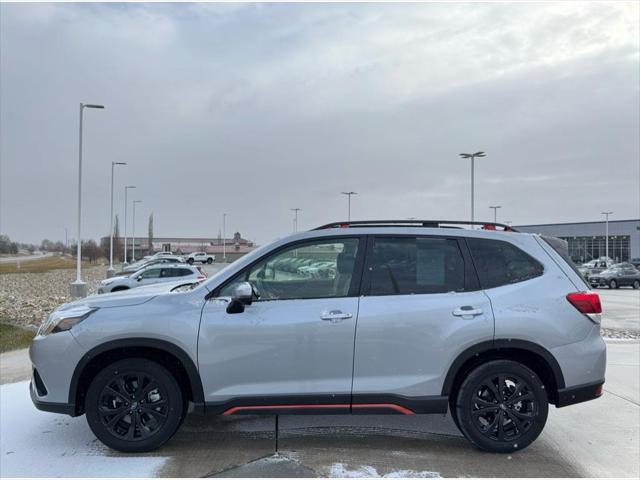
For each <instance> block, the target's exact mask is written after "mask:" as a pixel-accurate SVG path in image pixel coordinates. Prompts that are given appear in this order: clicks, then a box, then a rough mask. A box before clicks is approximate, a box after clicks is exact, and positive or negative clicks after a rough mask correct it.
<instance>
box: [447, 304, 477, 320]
mask: <svg viewBox="0 0 640 480" xmlns="http://www.w3.org/2000/svg"><path fill="white" fill-rule="evenodd" d="M451 313H452V314H453V315H454V316H456V317H477V316H478V315H482V313H483V312H482V309H481V308H473V307H472V306H470V305H465V306H464V307H458V308H456V309H455V310H454V311H453V312H451Z"/></svg>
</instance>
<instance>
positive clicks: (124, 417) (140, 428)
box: [85, 358, 184, 452]
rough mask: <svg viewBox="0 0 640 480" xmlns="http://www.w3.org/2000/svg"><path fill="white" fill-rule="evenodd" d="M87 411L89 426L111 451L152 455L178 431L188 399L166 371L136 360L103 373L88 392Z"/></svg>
mask: <svg viewBox="0 0 640 480" xmlns="http://www.w3.org/2000/svg"><path fill="white" fill-rule="evenodd" d="M85 411H86V413H87V422H88V423H89V427H90V428H91V430H92V431H93V433H94V435H95V436H96V437H98V439H99V440H100V441H101V442H102V443H104V444H105V445H106V446H108V447H111V448H113V449H114V450H119V451H121V452H147V451H149V450H154V449H156V448H158V447H160V446H161V445H162V444H164V443H165V442H166V441H167V440H169V439H170V438H171V437H172V436H173V434H174V433H175V432H176V430H177V429H178V427H179V426H180V424H181V422H182V417H183V415H184V399H183V398H182V392H181V391H180V386H179V385H178V382H177V381H176V379H175V378H174V377H173V375H171V373H169V372H168V371H167V370H166V369H165V368H164V367H163V366H161V365H159V364H158V363H156V362H154V361H152V360H147V359H144V358H132V359H125V360H120V361H118V362H115V363H113V364H111V365H109V366H108V367H106V368H105V369H103V370H102V371H101V372H100V373H98V375H97V376H96V377H95V379H94V380H93V382H91V385H90V386H89V390H88V391H87V397H86V402H85Z"/></svg>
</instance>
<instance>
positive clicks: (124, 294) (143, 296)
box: [56, 280, 193, 310]
mask: <svg viewBox="0 0 640 480" xmlns="http://www.w3.org/2000/svg"><path fill="white" fill-rule="evenodd" d="M189 283H193V280H191V281H185V280H182V281H179V282H165V283H156V284H153V285H146V286H144V287H137V288H131V289H129V290H121V291H119V292H114V293H105V294H102V295H98V294H93V295H89V296H88V297H86V298H81V299H78V300H75V301H73V302H69V303H65V304H63V305H60V306H59V307H58V308H57V309H56V310H67V309H69V308H73V307H77V306H80V305H87V306H89V307H99V308H109V307H130V306H134V305H140V304H143V303H145V302H148V301H149V300H151V299H153V298H154V297H157V296H158V295H167V294H171V290H173V289H174V288H176V287H179V286H181V285H186V284H189Z"/></svg>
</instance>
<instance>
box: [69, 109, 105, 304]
mask: <svg viewBox="0 0 640 480" xmlns="http://www.w3.org/2000/svg"><path fill="white" fill-rule="evenodd" d="M85 108H101V109H103V108H104V106H103V105H94V104H91V103H81V104H80V128H79V135H78V136H79V141H78V142H79V143H78V242H77V243H78V244H77V248H76V255H77V257H78V258H77V259H76V281H75V282H73V283H72V284H71V285H70V286H69V293H70V294H71V296H72V297H85V296H86V295H87V284H86V283H84V282H83V281H82V275H81V272H80V263H81V259H82V236H81V230H82V222H81V219H82V116H83V115H82V113H83V111H84V109H85Z"/></svg>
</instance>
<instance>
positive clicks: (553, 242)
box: [542, 236, 606, 288]
mask: <svg viewBox="0 0 640 480" xmlns="http://www.w3.org/2000/svg"><path fill="white" fill-rule="evenodd" d="M542 239H543V240H544V241H545V242H547V243H548V244H549V246H550V247H551V248H553V249H554V250H555V251H556V253H557V254H558V255H560V256H561V257H562V259H563V260H564V261H565V263H566V264H567V265H569V267H571V270H573V271H574V272H575V273H576V274H577V275H578V276H579V277H580V279H581V280H582V282H583V283H584V284H585V285H586V287H587V288H591V286H590V285H589V284H588V283H587V281H586V279H585V278H584V276H583V275H582V274H581V273H580V270H578V267H576V265H575V263H573V261H572V260H571V257H570V256H569V244H568V243H567V242H566V240H562V239H560V238H556V237H545V236H543V237H542ZM605 266H606V264H605Z"/></svg>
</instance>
